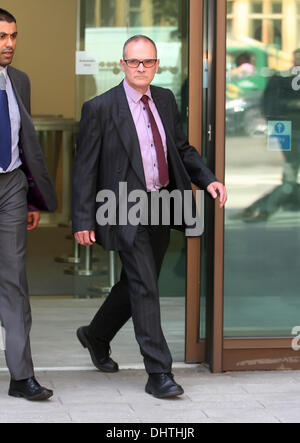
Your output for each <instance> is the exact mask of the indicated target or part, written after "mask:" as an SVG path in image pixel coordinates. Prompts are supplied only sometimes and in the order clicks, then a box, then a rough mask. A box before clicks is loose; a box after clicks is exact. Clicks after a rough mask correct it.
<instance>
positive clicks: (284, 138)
mask: <svg viewBox="0 0 300 443" xmlns="http://www.w3.org/2000/svg"><path fill="white" fill-rule="evenodd" d="M268 150H269V151H287V152H288V151H291V150H292V122H291V121H269V122H268Z"/></svg>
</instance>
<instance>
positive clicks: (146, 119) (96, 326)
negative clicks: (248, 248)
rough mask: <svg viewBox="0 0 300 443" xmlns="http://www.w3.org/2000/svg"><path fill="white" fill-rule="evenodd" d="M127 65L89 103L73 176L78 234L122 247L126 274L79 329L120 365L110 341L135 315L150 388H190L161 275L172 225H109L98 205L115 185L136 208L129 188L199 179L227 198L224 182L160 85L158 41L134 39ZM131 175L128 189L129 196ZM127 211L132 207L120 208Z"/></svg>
mask: <svg viewBox="0 0 300 443" xmlns="http://www.w3.org/2000/svg"><path fill="white" fill-rule="evenodd" d="M121 68H122V70H123V72H124V74H125V79H124V81H123V82H122V83H121V84H120V85H119V86H117V87H116V88H113V89H111V90H110V91H108V92H107V93H105V94H103V95H102V96H100V97H96V98H95V99H93V100H91V101H89V102H87V103H85V105H84V107H83V112H82V121H81V127H80V134H79V138H78V144H77V159H76V162H75V168H74V177H73V232H74V234H75V238H76V240H77V241H78V243H79V244H81V245H83V246H87V245H92V244H93V243H95V241H97V242H98V243H99V244H101V245H102V246H104V247H105V248H106V249H109V250H117V251H119V254H120V258H121V261H122V266H123V268H122V273H121V279H120V281H119V282H118V283H117V284H116V285H115V286H114V288H113V289H112V291H111V293H110V295H109V296H108V298H107V299H106V301H105V303H104V304H103V305H102V306H101V308H100V310H99V312H98V313H97V314H96V316H95V318H94V320H93V321H92V322H91V324H90V325H89V326H88V327H81V328H79V330H78V331H77V336H78V338H79V340H80V342H81V343H82V345H83V346H84V347H85V348H88V350H89V352H90V354H91V358H92V360H93V362H94V364H95V366H96V367H97V368H98V369H99V370H101V371H104V372H117V371H118V365H117V363H116V362H114V361H113V360H112V359H111V358H110V356H109V352H110V342H111V340H112V339H113V338H114V336H115V335H116V334H117V332H118V331H119V330H120V329H121V328H122V326H123V325H124V324H125V323H126V322H127V321H128V320H129V318H130V317H131V316H132V319H133V324H134V328H135V334H136V339H137V341H138V343H139V345H140V349H141V353H142V355H143V357H144V363H145V367H146V371H147V373H148V374H149V379H148V383H147V385H146V392H147V393H148V394H151V395H153V396H155V397H158V398H169V397H174V396H178V395H182V394H183V388H182V387H181V386H180V385H178V384H177V383H176V381H175V380H174V376H173V374H172V356H171V353H170V350H169V347H168V345H167V342H166V340H165V337H164V334H163V331H162V328H161V319H160V303H159V291H158V279H159V274H160V270H161V266H162V263H163V259H164V256H165V253H166V251H167V248H168V245H169V240H170V226H166V225H164V224H163V223H162V222H160V223H159V224H158V225H157V224H155V223H152V224H151V223H149V224H148V225H147V224H144V223H142V220H141V218H142V214H140V220H141V223H139V224H138V225H133V224H130V222H128V223H127V224H125V225H124V224H123V223H121V222H120V223H117V225H113V224H112V225H106V226H101V225H100V224H97V220H98V219H97V217H96V213H97V212H98V209H101V206H103V204H102V205H101V203H98V202H99V199H98V198H97V199H96V196H97V194H98V192H99V191H102V190H108V191H109V193H113V194H114V195H115V196H116V200H117V201H120V198H121V200H122V201H121V202H120V206H122V205H123V203H124V202H125V201H127V202H129V203H128V214H129V213H130V210H131V208H132V206H133V203H132V200H131V199H129V198H128V197H129V194H130V193H131V192H132V191H134V192H136V191H143V192H144V193H145V194H147V195H146V197H147V199H148V202H149V213H150V212H151V214H150V215H151V217H149V220H150V218H151V219H152V216H153V209H152V207H151V197H152V194H153V193H156V192H158V191H160V190H162V189H166V190H169V191H173V190H178V192H179V193H180V194H182V195H183V194H184V193H185V191H189V192H190V193H191V192H192V187H191V182H194V183H195V184H196V185H198V186H199V187H200V188H202V189H205V190H207V192H209V193H210V194H211V196H212V197H213V198H217V197H219V198H220V205H221V207H223V206H224V205H225V202H226V199H227V194H226V189H225V187H224V185H223V184H222V183H220V182H218V181H217V179H216V177H215V176H214V174H213V173H212V172H211V171H210V170H209V169H208V168H207V167H206V166H205V164H204V162H203V161H202V159H201V157H200V155H199V153H198V152H197V151H196V149H195V148H194V147H192V146H190V144H189V142H188V140H187V138H186V136H185V134H184V132H183V130H182V125H181V120H180V115H179V112H178V109H177V105H176V101H175V98H174V95H173V94H172V92H171V91H170V90H167V89H163V88H158V87H154V86H151V87H150V85H151V83H152V80H153V79H154V77H155V74H156V73H157V72H158V68H159V60H158V57H157V49H156V45H155V43H154V42H153V41H152V40H151V39H149V38H148V37H146V36H135V37H132V38H131V39H130V40H128V41H127V42H126V43H125V46H124V52H123V59H122V60H121ZM120 183H126V186H127V188H126V189H128V195H120V194H121V193H119V184H120ZM117 212H122V208H121V207H118V208H117Z"/></svg>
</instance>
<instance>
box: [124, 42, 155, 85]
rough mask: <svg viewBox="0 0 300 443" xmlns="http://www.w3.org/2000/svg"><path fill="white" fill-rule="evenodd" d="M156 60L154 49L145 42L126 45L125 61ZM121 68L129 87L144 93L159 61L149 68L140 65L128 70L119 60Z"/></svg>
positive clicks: (149, 43) (150, 44)
mask: <svg viewBox="0 0 300 443" xmlns="http://www.w3.org/2000/svg"><path fill="white" fill-rule="evenodd" d="M156 58H157V54H156V51H155V47H154V46H153V44H152V43H151V42H149V41H147V40H139V41H137V42H135V41H133V42H131V43H129V44H128V45H127V48H126V54H125V60H140V61H144V60H153V59H156ZM121 68H122V71H123V72H124V73H125V76H126V80H127V82H128V84H129V85H130V86H132V87H133V88H134V89H136V90H137V91H139V92H142V93H145V92H147V89H148V87H149V85H150V84H151V82H152V80H153V79H154V77H155V74H156V73H157V71H158V68H159V60H157V62H156V63H155V64H154V66H153V67H151V68H146V67H144V65H143V64H142V63H141V64H140V65H139V66H138V67H137V68H130V67H129V66H127V64H126V63H125V61H124V60H121Z"/></svg>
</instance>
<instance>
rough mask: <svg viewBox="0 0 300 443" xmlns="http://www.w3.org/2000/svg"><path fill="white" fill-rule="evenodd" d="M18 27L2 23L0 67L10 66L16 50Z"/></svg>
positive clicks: (0, 30)
mask: <svg viewBox="0 0 300 443" xmlns="http://www.w3.org/2000/svg"><path fill="white" fill-rule="evenodd" d="M16 44H17V25H16V23H8V22H2V21H0V66H3V67H4V68H5V66H7V65H10V64H11V62H12V60H13V57H14V54H15V50H16Z"/></svg>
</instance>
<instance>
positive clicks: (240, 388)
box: [0, 366, 300, 425]
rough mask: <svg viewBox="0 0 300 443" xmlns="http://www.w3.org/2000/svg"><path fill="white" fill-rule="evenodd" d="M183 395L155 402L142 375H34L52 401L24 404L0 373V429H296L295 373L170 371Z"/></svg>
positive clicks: (299, 397)
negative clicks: (18, 425) (247, 425)
mask: <svg viewBox="0 0 300 443" xmlns="http://www.w3.org/2000/svg"><path fill="white" fill-rule="evenodd" d="M174 373H175V376H176V380H177V381H178V383H180V384H182V386H183V387H184V389H185V394H184V395H183V396H182V397H180V398H177V399H172V400H158V399H155V398H153V397H152V396H149V395H147V394H146V393H145V392H144V386H145V383H146V381H147V376H146V374H145V372H144V371H143V370H130V369H122V368H121V371H120V372H119V373H118V374H112V375H107V374H103V373H99V372H97V371H94V370H74V371H70V370H61V371H55V370H53V371H45V372H44V371H43V372H38V373H37V378H38V379H39V380H40V382H41V383H42V384H44V385H46V386H48V387H51V388H53V389H54V392H55V395H54V397H53V399H51V400H49V401H48V402H45V403H29V402H27V401H25V400H22V399H15V398H10V397H8V396H7V389H8V381H9V376H8V373H6V372H4V371H2V372H0V423H24V422H25V423H107V424H108V423H156V424H159V423H169V424H174V425H175V424H180V423H181V424H182V423H191V424H192V423H194V424H197V423H198V424H200V423H300V371H296V372H253V373H250V372H245V373H225V374H217V375H214V374H211V373H210V372H209V371H208V370H207V369H206V368H205V367H203V366H191V367H188V366H186V367H182V368H178V369H175V370H174Z"/></svg>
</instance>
